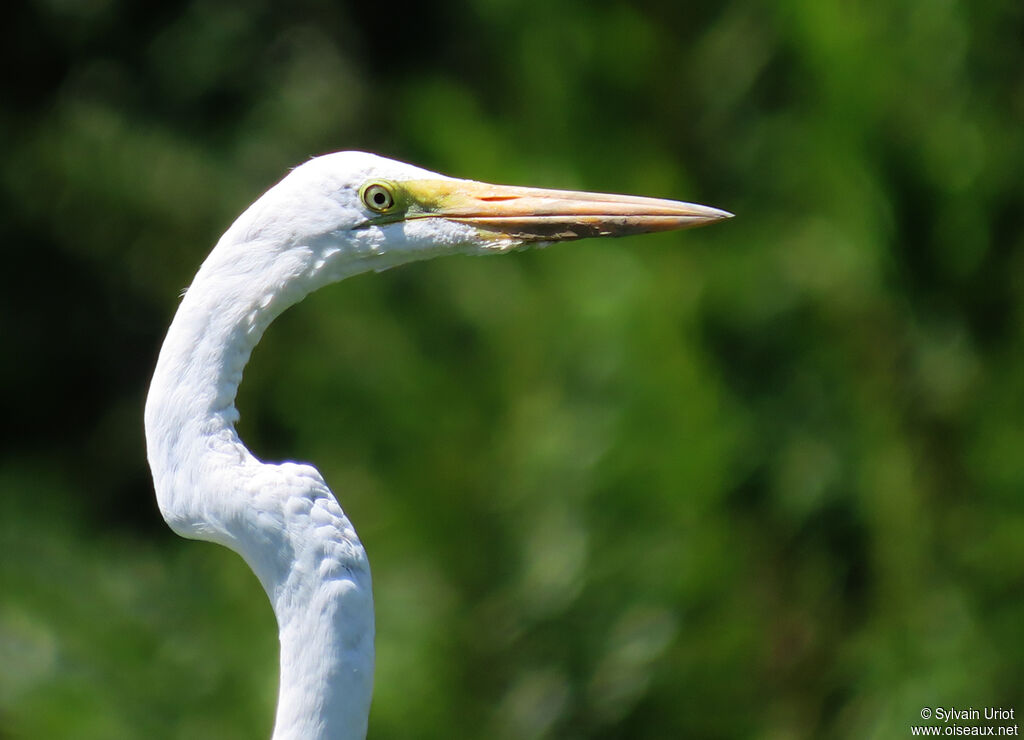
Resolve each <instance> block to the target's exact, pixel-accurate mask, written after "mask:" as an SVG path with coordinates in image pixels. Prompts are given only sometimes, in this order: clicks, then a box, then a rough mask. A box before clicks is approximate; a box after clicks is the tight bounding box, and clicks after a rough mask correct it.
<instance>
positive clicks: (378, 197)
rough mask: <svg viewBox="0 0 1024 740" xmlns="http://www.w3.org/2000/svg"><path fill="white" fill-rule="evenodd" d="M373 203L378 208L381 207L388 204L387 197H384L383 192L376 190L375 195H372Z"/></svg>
mask: <svg viewBox="0 0 1024 740" xmlns="http://www.w3.org/2000/svg"><path fill="white" fill-rule="evenodd" d="M373 202H374V203H376V204H377V205H379V206H382V205H384V204H385V203H387V202H388V196H387V195H385V194H384V192H383V191H381V190H378V191H377V192H376V193H374V194H373Z"/></svg>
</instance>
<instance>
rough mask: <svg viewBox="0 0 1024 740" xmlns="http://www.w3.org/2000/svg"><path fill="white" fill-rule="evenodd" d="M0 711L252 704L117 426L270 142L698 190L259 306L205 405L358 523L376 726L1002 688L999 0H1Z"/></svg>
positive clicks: (583, 733)
mask: <svg viewBox="0 0 1024 740" xmlns="http://www.w3.org/2000/svg"><path fill="white" fill-rule="evenodd" d="M10 13H11V17H10V18H9V19H8V36H9V37H10V38H9V39H8V40H7V43H5V45H4V52H3V53H4V54H6V55H7V59H6V61H7V64H6V65H5V68H6V69H8V70H15V71H17V72H18V73H17V74H15V75H13V76H11V78H10V79H8V80H6V81H5V82H4V83H3V84H4V90H5V92H4V101H5V102H4V106H3V109H2V111H0V134H2V135H3V138H4V141H5V143H6V149H5V151H6V156H5V157H4V158H3V160H2V161H0V188H2V195H3V197H2V198H0V209H2V217H0V234H2V236H3V243H4V245H5V249H4V255H5V262H6V265H5V268H4V270H3V275H2V276H0V288H2V295H3V296H4V301H5V304H4V307H3V311H2V312H0V336H2V337H3V338H4V344H5V349H6V362H4V363H0V380H2V382H3V386H4V388H5V389H6V390H7V392H6V393H5V394H4V399H3V402H2V403H3V404H4V406H3V409H2V411H3V416H4V418H5V419H6V420H7V424H5V425H4V432H3V435H4V436H3V447H2V451H0V594H2V596H0V737H2V738H7V737H11V738H62V737H67V738H121V737H124V738H135V737H147V738H165V737H166V738H172V737H182V738H195V737H224V738H232V737H238V738H242V737H259V736H266V735H268V734H269V731H270V727H271V723H272V716H273V705H274V699H275V694H276V661H277V656H276V643H275V631H274V624H273V615H272V613H271V611H270V609H269V606H268V605H267V603H266V599H265V596H264V595H263V593H262V591H261V590H260V587H259V584H258V582H257V581H256V579H255V578H254V577H253V576H252V575H251V574H249V573H248V571H247V569H246V568H245V566H244V564H243V563H242V562H241V561H240V559H238V558H237V557H236V556H234V555H233V554H231V553H229V552H227V551H225V550H221V549H218V548H216V547H214V546H212V545H205V544H197V543H193V542H185V541H182V540H178V539H177V538H175V537H174V535H173V534H172V533H171V532H170V531H169V530H167V529H166V527H165V526H164V525H163V522H162V521H161V520H160V518H159V515H158V513H157V511H156V507H155V506H154V505H153V501H152V490H151V486H150V482H149V479H148V472H147V470H146V467H145V454H144V444H143V441H142V429H141V427H142V424H141V409H142V402H143V397H144V394H145V388H146V383H147V380H148V374H149V371H150V369H151V367H152V364H153V361H154V359H155V355H156V351H157V348H158V347H159V343H160V339H161V337H162V333H163V331H164V329H165V328H166V325H167V323H168V322H169V319H170V316H171V314H172V312H173V310H174V307H175V301H176V296H177V295H178V294H179V292H180V291H181V289H182V288H183V287H185V286H186V285H187V284H188V282H189V280H190V278H191V275H192V274H193V273H194V271H195V269H196V268H197V267H198V265H199V263H200V261H201V260H202V258H203V256H204V255H205V253H206V252H207V251H208V250H209V248H210V247H211V245H212V244H213V243H214V242H215V240H216V239H217V237H218V236H219V234H220V232H222V231H223V230H224V229H225V228H226V227H227V225H228V224H229V223H230V222H231V220H232V218H233V217H234V216H235V215H236V214H237V213H238V212H240V211H241V210H242V209H243V208H244V207H245V206H246V205H247V204H248V203H249V202H251V201H252V200H253V199H254V198H255V197H256V196H257V195H258V194H259V193H260V192H262V191H263V190H264V189H266V188H267V187H269V185H270V184H272V183H273V182H274V181H275V179H277V178H279V177H280V176H281V175H282V174H283V173H284V172H285V170H286V169H287V167H289V166H291V165H294V164H296V163H298V162H301V161H302V160H303V159H305V158H306V157H308V156H310V155H311V154H315V153H321V152H325V151H331V150H337V149H349V148H366V149H372V150H375V151H379V152H381V153H383V154H388V155H390V156H394V157H397V158H400V159H406V160H409V161H414V162H416V163H417V164H421V165H423V166H426V167H430V168H432V169H437V170H440V171H443V172H447V173H450V174H453V175H459V176H465V177H471V178H474V179H481V180H491V181H496V182H507V183H514V184H529V185H538V186H548V187H567V188H585V189H590V190H609V191H619V192H634V193H638V194H647V195H654V196H664V197H672V198H680V199H686V200H694V201H697V202H703V203H707V204H709V205H715V206H719V207H722V208H727V209H729V210H731V211H734V212H735V213H737V214H738V217H737V218H736V219H734V220H733V221H731V222H729V223H727V224H722V225H718V226H715V227H713V228H710V229H707V230H702V231H698V232H691V233H683V234H681V235H662V236H652V237H646V238H642V239H633V240H622V241H618V242H593V243H589V242H584V243H580V244H573V245H566V246H562V247H559V248H557V249H550V250H544V251H537V252H525V253H521V254H516V255H513V256H509V257H503V258H501V259H476V258H451V259H447V260H439V261H436V262H430V263H422V264H415V265H410V266H408V267H405V268H401V269H398V270H393V271H390V272H386V273H382V274H380V275H366V276H361V277H358V278H355V279H353V280H350V281H347V282H346V283H344V284H343V285H341V286H338V287H335V288H331V289H328V290H325V291H322V292H321V293H318V294H317V295H315V296H312V297H311V298H310V299H308V300H307V301H306V302H305V303H303V304H301V305H300V306H298V307H296V308H295V309H293V310H291V311H289V312H288V313H287V314H286V315H285V316H283V317H282V318H281V319H280V320H279V321H278V322H277V323H275V325H274V327H273V328H272V329H271V330H270V331H269V332H268V334H267V336H266V338H265V339H264V341H263V343H262V344H261V346H260V348H259V349H258V350H257V351H256V353H255V355H254V358H253V362H252V365H251V366H250V368H249V370H248V371H247V374H246V381H245V383H244V384H243V386H242V390H241V395H240V398H239V407H240V410H241V412H242V424H241V432H242V436H243V438H244V439H246V440H247V442H249V444H250V445H251V446H252V448H253V449H254V451H255V452H256V453H257V454H259V455H261V456H263V457H265V458H267V459H271V460H279V459H300V460H311V461H313V462H315V463H316V464H317V465H318V467H319V468H320V469H321V471H322V472H323V473H324V475H325V477H326V478H327V480H328V482H329V483H330V484H331V485H332V487H333V488H334V490H335V492H336V493H337V495H338V497H339V499H340V501H341V503H342V505H343V506H344V507H345V509H346V511H347V512H348V514H349V515H350V516H351V518H352V519H353V521H354V522H355V524H356V525H357V527H358V528H359V531H360V534H361V536H362V538H363V540H364V542H365V544H366V546H367V549H368V550H369V553H370V556H371V560H372V562H373V565H374V578H375V594H376V600H377V609H378V640H377V645H378V653H379V657H378V672H377V680H376V693H375V700H374V707H373V713H372V717H371V722H370V736H371V737H373V738H390V737H396V738H398V737H423V738H435V737H436V738H450V737H496V738H546V737H568V738H583V737H594V738H612V737H629V738H664V737H680V736H692V737H707V738H734V737H770V738H803V737H808V738H809V737H844V738H864V737H877V738H888V737H904V736H908V735H909V726H910V725H911V724H914V723H916V722H919V721H920V720H919V712H920V709H921V707H923V706H956V707H961V708H963V707H968V706H974V707H978V708H981V707H984V706H988V705H994V706H999V705H1002V706H1004V707H1016V709H1017V712H1018V715H1019V714H1020V712H1022V711H1024V694H1022V689H1021V687H1022V686H1024V639H1022V636H1021V625H1024V591H1022V584H1024V498H1022V494H1024V424H1022V422H1021V419H1024V282H1022V276H1024V229H1022V221H1021V214H1022V213H1024V188H1022V185H1021V176H1020V173H1021V172H1022V171H1024V137H1022V136H1021V131H1022V128H1024V103H1022V101H1024V93H1022V91H1024V72H1022V70H1024V47H1022V45H1021V44H1020V39H1021V37H1022V32H1024V6H1021V5H1020V4H1019V3H1013V2H998V1H996V0H993V1H991V2H981V1H979V2H973V3H967V2H956V1H955V0H947V1H941V2H931V3H920V2H912V1H911V0H900V1H897V2H891V3H888V4H881V5H879V4H867V3H856V2H812V1H811V0H787V1H786V2H780V3H775V4H771V3H759V2H756V1H755V0H732V1H731V2H730V1H727V2H722V3H688V4H683V3H678V2H669V1H668V0H665V1H664V2H641V3H634V4H617V3H608V2H595V3H590V4H585V3H582V2H579V1H578V0H567V1H566V2H558V3H552V2H540V0H536V1H534V2H527V3H511V2H507V1H506V0H486V1H485V2H478V3H475V4H470V3H467V2H456V3H447V4H440V3H438V4H419V5H413V6H409V7H408V8H405V9H402V10H401V11H399V10H398V8H397V6H391V7H387V6H381V5H379V4H377V5H375V4H350V5H339V4H334V3H330V2H327V1H326V0H307V1H306V2H302V3H298V4H296V5H295V6H292V7H291V9H290V10H288V11H285V10H284V6H283V5H278V6H275V7H272V6H271V5H270V4H268V3H260V2H257V3H253V4H236V3H234V2H232V1H231V0H195V1H194V2H191V3H180V2H179V3H169V2H168V3H164V4H157V5H152V4H149V5H146V6H145V8H143V7H141V6H140V7H139V8H130V7H128V5H126V4H123V3H117V2H113V0H92V1H91V2H83V3H64V2H56V1H55V0H35V2H29V3H23V4H17V7H16V9H14V10H11V11H10Z"/></svg>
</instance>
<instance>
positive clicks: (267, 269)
mask: <svg viewBox="0 0 1024 740" xmlns="http://www.w3.org/2000/svg"><path fill="white" fill-rule="evenodd" d="M730 215H731V214H729V213H726V212H725V211H720V210H717V209H714V208H708V207H706V206H699V205H694V204H690V203H681V202H677V201H670V200H658V199H653V198H639V197H632V196H623V195H607V194H598V193H579V192H569V191H558V190H539V189H533V188H520V187H507V186H498V185H488V184H485V183H480V182H473V181H469V180H459V179H454V178H450V177H446V176H444V175H439V174H436V173H433V172H429V171H427V170H423V169H420V168H418V167H414V166H412V165H408V164H403V163H401V162H395V161H392V160H388V159H384V158H382V157H378V156H376V155H373V154H367V153H363V152H339V153H335V154H328V155H324V156H321V157H317V158H314V159H312V160H310V161H308V162H306V163H305V164H303V165H301V166H299V167H296V168H295V169H294V170H292V171H291V172H290V173H289V174H288V175H287V176H286V177H285V178H284V179H283V180H281V182H279V183H278V184H277V185H275V186H274V187H272V188H271V189H270V190H269V191H267V192H266V193H265V194H264V195H263V196H262V197H261V198H259V200H257V201H256V202H255V203H253V204H252V205H251V206H250V207H249V208H248V209H247V210H246V211H245V212H244V213H243V214H242V215H241V216H239V218H238V220H237V221H235V223H234V224H232V226H231V228H229V229H228V230H227V232H226V233H225V234H224V236H222V237H221V239H220V241H219V242H218V243H217V245H216V246H215V247H214V249H213V251H212V252H211V253H210V255H209V256H208V257H207V258H206V261H205V262H204V263H203V265H202V267H200V269H199V272H198V273H197V274H196V276H195V279H194V280H193V282H192V285H191V287H189V288H188V290H187V291H186V293H185V295H184V298H183V299H182V301H181V305H180V307H179V308H178V311H177V314H176V315H175V316H174V320H173V321H172V323H171V326H170V329H169V330H168V332H167V338H166V339H165V341H164V344H163V347H162V349H161V350H160V357H159V359H158V361H157V364H156V370H155V372H154V375H153V380H152V384H151V386H150V389H149V396H148V397H147V399H146V414H145V420H146V445H147V457H148V459H149V465H150V468H151V469H152V472H153V483H154V485H155V488H156V497H157V502H158V504H159V507H160V512H161V514H163V517H164V519H165V520H166V521H167V523H168V524H169V525H170V527H171V529H173V530H174V531H175V532H177V533H178V534H179V535H181V536H182V537H189V538H192V539H198V540H208V541H210V542H217V543H220V544H222V545H224V546H226V547H229V548H231V549H232V550H234V551H235V552H237V553H238V554H240V555H241V556H242V557H243V558H244V559H245V561H246V563H248V564H249V567H250V568H252V570H253V572H255V574H256V576H257V577H258V578H259V580H260V583H262V584H263V588H264V589H265V590H266V592H267V596H268V597H269V598H270V602H271V604H272V605H273V608H274V614H275V615H276V617H277V624H278V629H279V636H280V647H281V669H280V691H279V695H278V705H277V717H276V720H275V725H274V738H275V740H284V739H285V738H301V739H302V740H314V739H316V738H334V739H339V738H340V739H347V738H362V737H365V735H366V729H367V721H368V715H369V709H370V695H371V691H372V683H373V660H374V652H373V638H374V625H373V599H372V595H371V592H370V568H369V563H368V561H367V557H366V552H365V551H364V549H363V546H362V544H361V543H360V541H359V538H358V537H357V536H356V532H355V529H353V527H352V524H351V523H350V522H349V520H348V518H346V516H345V513H344V512H343V511H342V510H341V507H340V506H339V505H338V502H337V501H336V500H335V498H334V495H333V494H332V493H331V491H330V489H329V488H328V487H327V484H326V483H325V482H324V479H323V478H322V477H321V475H320V473H319V472H317V470H316V469H315V468H313V467H311V466H309V465H302V464H297V463H293V462H285V463H282V464H279V465H277V464H270V463H265V462H262V461H260V460H258V459H256V457H254V456H253V455H252V454H251V453H250V452H249V450H248V449H246V447H245V445H244V444H243V443H242V441H241V440H240V439H239V437H238V434H237V433H236V431H235V422H237V421H238V412H237V411H236V409H235V405H234V401H235V394H236V392H237V390H238V385H239V383H240V382H241V380H242V370H243V368H244V367H245V364H246V362H247V361H248V360H249V355H250V353H251V352H252V349H253V347H255V346H256V343H257V342H258V341H259V339H260V337H261V336H262V334H263V332H264V331H265V330H266V328H267V326H268V325H269V324H270V322H271V321H273V320H274V318H276V317H277V316H278V315H280V314H281V312H282V311H284V310H285V309H286V308H288V307H289V306H291V305H293V304H295V303H297V302H298V301H300V300H302V299H303V298H304V297H305V296H306V295H307V294H309V293H310V292H311V291H314V290H316V289H317V288H320V287H322V286H324V285H327V284H328V283H333V282H336V281H338V280H342V279H344V278H346V277H349V276H352V275H356V274H359V273H362V272H366V271H368V270H382V269H385V268H388V267H393V266H395V265H399V264H402V263H405V262H412V261H415V260H422V259H428V258H430V257H436V256H439V255H443V254H457V253H460V254H467V253H468V254H496V253H501V252H506V251H508V250H510V249H512V248H515V247H520V246H524V245H528V244H529V243H538V242H556V241H566V240H570V239H580V238H583V237H591V236H620V235H624V234H637V233H644V232H651V231H667V230H672V229H683V228H687V227H691V226H698V225H701V224H706V223H711V222H714V221H717V220H720V219H723V218H728V217H729V216H730Z"/></svg>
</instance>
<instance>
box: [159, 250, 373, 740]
mask: <svg viewBox="0 0 1024 740" xmlns="http://www.w3.org/2000/svg"><path fill="white" fill-rule="evenodd" d="M223 262H224V261H223V259H221V257H219V256H218V249H215V250H214V252H213V253H211V255H210V258H209V259H208V260H207V263H206V264H204V266H203V268H202V269H201V270H200V272H199V274H198V275H197V276H196V280H195V282H194V283H193V285H192V287H191V288H190V289H189V291H188V292H187V294H186V296H185V298H184V300H183V301H182V304H181V306H180V308H179V310H178V312H177V314H176V316H175V317H174V321H173V322H172V324H171V328H170V329H169V331H168V333H167V338H166V340H165V342H164V345H163V347H162V349H161V352H160V357H159V360H158V361H157V367H156V371H155V373H154V376H153V381H152V384H151V386H150V392H149V396H148V398H147V400H146V444H147V455H148V458H149V462H150V467H151V469H152V471H153V481H154V485H155V488H156V494H157V502H158V504H159V506H160V511H161V513H162V514H163V516H164V519H165V520H166V521H167V523H168V524H169V525H170V526H171V528H172V529H173V530H174V531H175V532H177V533H178V534H180V535H182V536H184V537H189V538H193V539H201V540H208V541H212V542H217V543H220V544H222V545H225V546H227V547H230V548H231V549H233V550H235V551H236V552H238V553H239V554H240V555H241V556H242V557H243V558H244V559H245V561H246V562H247V563H248V564H249V566H250V567H251V568H252V569H253V571H254V572H255V573H256V575H257V577H258V578H259V580H260V582H261V583H262V584H263V587H264V589H265V590H266V592H267V595H268V596H269V598H270V601H271V604H272V605H273V608H274V613H275V615H276V617H277V622H278V628H279V636H280V642H281V684H280V695H279V701H278V710H277V719H276V722H275V728H274V738H275V740H282V739H283V738H304V739H305V738H325V739H326V738H362V737H364V736H365V734H366V726H367V716H368V712H369V705H370V694H371V688H372V681H373V602H372V596H371V584H370V571H369V565H368V562H367V559H366V554H365V552H364V550H363V547H362V545H361V543H360V542H359V539H358V537H357V536H356V533H355V530H354V529H353V528H352V525H351V524H350V522H349V521H348V519H347V518H346V517H345V514H344V513H343V512H342V510H341V507H340V506H339V505H338V503H337V501H336V500H335V498H334V496H333V495H332V494H331V492H330V490H329V489H328V488H327V485H326V484H325V483H324V481H323V478H322V477H321V476H320V474H319V473H318V472H317V471H316V470H315V469H314V468H312V467H310V466H308V465H298V464H295V463H284V464H282V465H269V464H266V463H262V462H260V461H259V460H257V459H256V458H255V457H254V456H253V455H252V454H251V453H250V452H249V451H248V450H247V449H246V447H245V446H244V445H243V444H242V442H241V440H240V439H239V438H238V435H237V433H236V432H235V427H234V425H235V422H236V420H237V418H238V414H237V411H236V410H235V406H234V400H235V395H236V393H237V390H238V385H239V383H240V382H241V379H242V371H243V369H244V367H245V364H246V362H247V361H248V359H249V355H250V354H251V352H252V349H253V347H254V346H255V345H256V343H257V342H258V341H259V338H260V336H261V335H262V333H263V331H264V329H265V328H266V327H267V325H268V324H269V323H270V322H271V321H272V320H273V318H275V317H276V316H277V315H278V314H280V313H281V311H283V310H284V309H285V308H287V307H288V306H289V305H291V304H292V303H295V302H296V301H298V300H301V299H302V297H304V295H305V293H306V290H308V288H307V289H302V288H292V289H286V290H281V289H278V288H275V287H272V286H273V285H274V283H273V282H272V281H267V282H266V283H264V284H262V285H261V284H260V283H259V282H258V281H253V280H251V279H248V278H247V277H246V276H245V275H241V274H233V273H232V272H231V271H230V270H225V269H223V267H224V265H223V264H222V263H223ZM280 284H281V283H280V282H278V283H277V285H280ZM313 287H316V286H315V285H313Z"/></svg>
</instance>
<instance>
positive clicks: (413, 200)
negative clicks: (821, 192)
mask: <svg viewBox="0 0 1024 740" xmlns="http://www.w3.org/2000/svg"><path fill="white" fill-rule="evenodd" d="M730 215H731V214H729V213H727V212H725V211H721V210H718V209H716V208H709V207H707V206H701V205H695V204H693V203H682V202H678V201H672V200H661V199H656V198H642V197H636V196H627V195H609V194H604V193H582V192H573V191H564V190H544V189H539V188H525V187H510V186H503V185H490V184H487V183H481V182H475V181H472V180H460V179H456V178H452V177H447V176H445V175H440V174H437V173H434V172H430V171H428V170H424V169H421V168H419V167H414V166H412V165H408V164H404V163H402V162H396V161H393V160H389V159H385V158H383V157H379V156H377V155H374V154H367V153H365V152H338V153H335V154H327V155H324V156H321V157H316V158H315V159H312V160H310V161H308V162H306V163H305V164H303V165H300V166H299V167H296V168H295V169H294V170H292V172H291V173H289V174H288V176H287V177H285V178H284V179H283V180H282V181H281V182H280V183H278V184H277V185H276V186H274V187H273V188H271V189H270V190H269V191H268V192H267V193H265V194H264V195H263V197H261V198H260V199H259V200H257V201H256V202H255V203H254V204H253V205H252V206H251V207H250V208H249V209H248V210H247V211H246V212H245V213H244V214H242V216H241V217H239V219H238V221H237V222H236V223H235V224H234V225H233V226H232V227H231V229H229V231H228V232H227V233H226V234H225V235H224V238H223V239H222V244H234V245H244V246H245V249H246V250H247V251H248V253H249V254H248V259H245V258H243V259H244V261H246V262H248V261H250V260H251V259H252V258H254V257H255V254H253V252H254V251H256V252H261V253H263V254H264V256H265V257H267V258H270V259H274V260H280V259H281V258H282V257H284V253H285V252H292V253H293V256H298V255H299V254H303V255H305V257H307V258H308V259H307V260H301V261H303V262H308V263H309V265H311V266H312V267H314V268H315V271H316V272H317V273H321V272H322V273H323V274H322V275H319V278H320V279H318V280H316V282H318V283H321V282H331V281H333V280H337V279H341V278H343V277H346V276H347V275H350V274H354V273H356V272H362V271H364V270H368V269H378V270H379V269H384V268H386V267H390V266H393V265H396V264H400V263H404V262H412V261H415V260H420V259H426V258H429V257H434V256H437V255H440V254H452V253H463V254H489V253H497V252H503V251H507V250H509V249H513V248H516V247H520V246H523V245H528V244H531V243H551V242H559V241H568V240H572V239H582V238H586V237H596V236H625V235H629V234H641V233H646V232H653V231H670V230H675V229H685V228H690V227H693V226H700V225H703V224H708V223H713V222H715V221H719V220H721V219H724V218H728V217H729V216H730ZM261 246H262V247H263V249H261ZM235 256H236V257H239V255H235ZM290 261H291V260H288V259H285V262H290ZM295 267H297V265H296V266H295ZM303 271H304V270H303ZM310 277H312V275H310ZM310 287H315V286H310Z"/></svg>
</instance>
